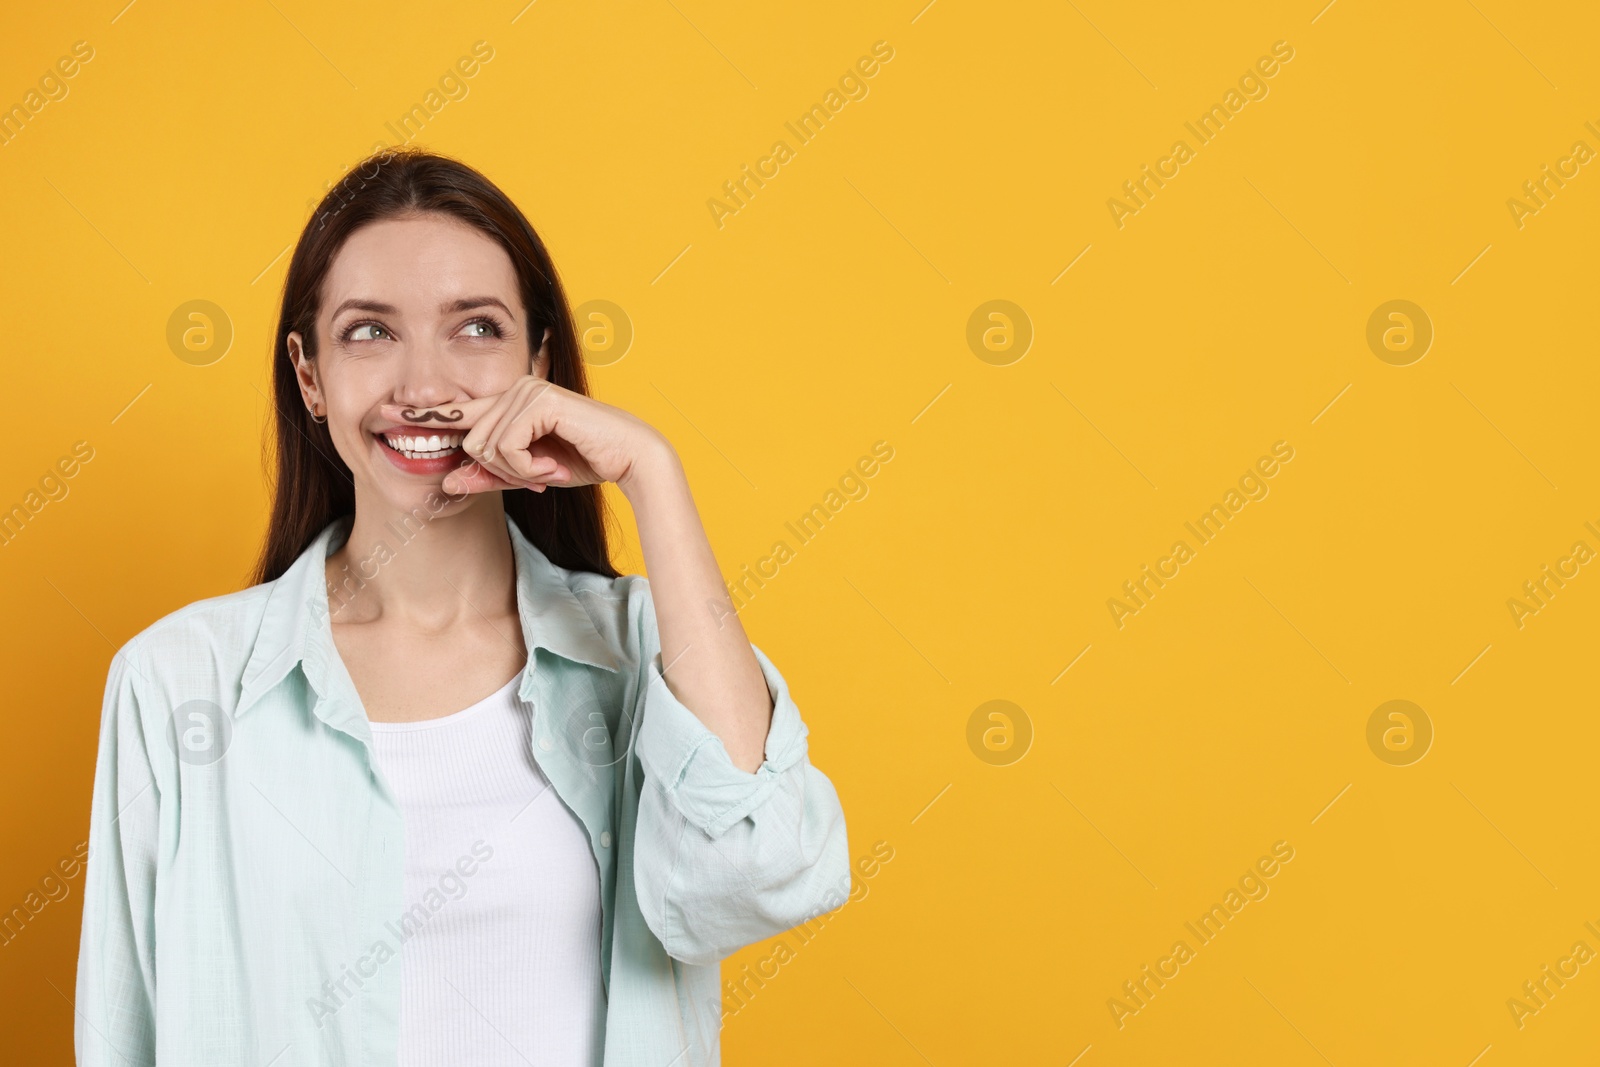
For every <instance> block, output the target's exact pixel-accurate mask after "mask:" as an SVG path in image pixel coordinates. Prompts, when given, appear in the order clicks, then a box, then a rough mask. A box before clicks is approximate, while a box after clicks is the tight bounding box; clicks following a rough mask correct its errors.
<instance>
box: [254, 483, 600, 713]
mask: <svg viewBox="0 0 1600 1067" xmlns="http://www.w3.org/2000/svg"><path fill="white" fill-rule="evenodd" d="M352 522H353V517H352V516H350V515H344V516H341V517H339V518H336V519H334V520H332V521H331V522H329V523H328V524H327V525H326V526H324V527H323V528H322V532H321V533H319V534H317V536H316V539H315V540H313V541H312V542H311V544H309V545H308V546H306V549H305V551H303V552H301V553H300V555H299V557H298V558H297V559H296V560H295V561H294V563H293V564H291V565H290V566H289V569H288V570H286V571H284V573H283V574H282V575H280V576H279V577H278V578H277V579H276V580H275V581H273V582H272V583H271V587H270V591H269V592H268V594H267V602H266V608H265V612H264V614H263V616H262V620H261V629H260V631H259V632H258V633H257V635H256V640H255V645H254V647H253V648H252V650H251V653H250V660H249V662H248V663H247V664H246V666H245V670H244V676H243V678H242V681H241V686H242V687H241V690H240V694H239V705H238V708H237V710H236V711H235V712H234V716H235V718H237V717H239V716H242V715H243V714H244V713H245V712H247V711H249V710H250V709H251V708H252V707H253V706H255V704H256V703H257V702H258V701H259V700H260V698H261V697H262V696H264V695H265V694H266V693H267V692H268V691H270V690H271V689H272V688H273V687H274V686H276V685H277V684H278V683H279V682H281V681H282V680H283V679H284V678H285V677H287V676H288V674H289V672H290V671H291V670H293V669H294V666H295V664H297V663H298V664H301V665H302V670H303V671H304V672H305V675H306V678H307V679H308V680H309V681H310V682H311V684H312V686H313V687H314V688H315V689H316V691H317V694H318V696H319V697H324V696H326V695H327V694H328V691H329V681H328V673H329V671H330V670H331V669H332V668H333V666H334V664H333V660H334V658H335V657H337V655H338V652H337V649H336V647H335V645H334V643H333V629H332V627H331V625H330V624H329V618H328V588H327V574H326V570H325V565H326V561H327V558H328V556H329V555H330V554H332V553H333V552H335V551H337V550H338V549H339V548H340V547H341V546H342V545H343V544H344V542H345V539H346V538H348V537H349V535H350V526H351V523H352ZM506 528H507V530H508V531H509V533H510V536H511V545H512V554H513V556H514V558H515V563H516V572H517V573H516V587H517V616H518V619H519V621H520V622H521V624H522V636H523V640H524V642H525V643H526V645H527V648H528V664H527V666H526V667H525V668H524V670H523V682H522V690H523V692H524V693H525V692H526V691H527V687H528V683H529V680H530V679H531V678H532V675H533V672H534V669H535V657H534V655H533V650H534V649H535V648H543V649H546V650H547V651H550V652H553V653H555V654H556V655H558V656H561V657H563V658H565V659H569V660H573V661H575V662H578V663H587V664H590V665H591V666H595V667H602V668H604V669H605V670H608V671H616V670H618V669H619V668H618V663H617V659H616V656H615V655H614V653H613V652H612V651H611V649H610V648H609V647H608V646H607V644H606V642H605V639H604V638H603V637H601V635H600V631H599V630H597V629H596V628H595V625H594V621H593V620H592V619H591V618H590V617H589V613H588V612H587V611H585V610H584V607H583V605H582V604H580V603H579V602H578V598H577V596H576V595H575V594H574V593H573V591H572V589H571V587H570V586H569V585H568V584H567V580H566V576H567V574H568V573H570V572H569V571H567V570H566V569H565V568H563V567H559V566H557V565H556V564H554V563H552V562H551V561H550V558H549V557H548V556H546V555H545V554H544V553H543V552H541V551H540V550H539V549H538V547H537V546H535V545H534V543H533V542H532V541H530V540H528V538H527V536H526V535H525V534H524V533H523V532H522V528H521V527H519V526H518V525H517V524H516V521H515V520H513V519H512V518H511V516H509V515H507V516H506ZM318 703H319V704H321V703H322V701H320V700H319V701H318Z"/></svg>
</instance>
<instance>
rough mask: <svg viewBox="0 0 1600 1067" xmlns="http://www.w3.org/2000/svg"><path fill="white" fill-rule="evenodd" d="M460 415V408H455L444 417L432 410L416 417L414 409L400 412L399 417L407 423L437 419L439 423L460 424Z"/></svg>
mask: <svg viewBox="0 0 1600 1067" xmlns="http://www.w3.org/2000/svg"><path fill="white" fill-rule="evenodd" d="M462 414H463V412H462V411H461V409H460V408H457V409H456V410H454V411H452V412H451V413H450V414H448V415H444V414H441V413H439V412H437V411H432V410H429V411H427V412H425V413H423V414H421V415H418V414H417V412H416V410H415V409H414V408H405V409H403V410H401V412H400V417H401V418H403V419H405V420H406V421H407V422H428V421H430V420H432V419H438V420H439V421H440V422H460V421H461V416H462Z"/></svg>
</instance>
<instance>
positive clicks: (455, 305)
mask: <svg viewBox="0 0 1600 1067" xmlns="http://www.w3.org/2000/svg"><path fill="white" fill-rule="evenodd" d="M481 307H497V308H499V309H500V310H501V311H504V312H505V313H506V314H507V315H509V316H510V317H511V318H516V316H515V315H513V314H512V313H511V309H510V308H508V307H506V305H505V303H504V302H503V301H501V300H500V299H498V298H497V297H492V296H466V297H462V298H461V299H460V300H452V301H450V302H449V303H447V304H440V305H439V310H440V311H442V312H444V313H445V314H446V315H450V314H454V313H455V312H458V311H471V310H472V309H473V308H481Z"/></svg>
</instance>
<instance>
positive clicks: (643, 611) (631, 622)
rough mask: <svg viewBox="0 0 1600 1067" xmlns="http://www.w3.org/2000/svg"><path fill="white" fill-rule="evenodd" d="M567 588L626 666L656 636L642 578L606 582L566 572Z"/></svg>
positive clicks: (591, 575) (590, 574)
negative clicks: (625, 662) (624, 661)
mask: <svg viewBox="0 0 1600 1067" xmlns="http://www.w3.org/2000/svg"><path fill="white" fill-rule="evenodd" d="M563 577H564V578H565V579H566V584H567V588H568V589H570V590H571V591H572V595H573V596H574V597H575V598H576V599H577V601H578V603H579V604H580V605H582V607H583V609H584V611H585V612H586V613H587V614H588V616H589V619H590V621H591V622H593V623H594V627H595V629H596V630H598V631H599V632H600V635H601V636H602V637H603V638H605V641H606V643H607V644H608V645H610V646H611V648H612V650H613V651H614V652H616V653H617V654H618V655H620V656H621V657H622V658H623V659H624V660H626V661H628V662H637V661H638V660H639V659H640V656H639V652H640V649H641V648H642V647H643V646H644V645H645V644H646V643H647V642H648V641H649V640H651V639H652V638H653V637H654V635H655V633H656V628H655V627H656V617H655V605H654V603H653V601H652V600H651V597H650V580H649V579H648V578H646V577H645V576H644V575H642V574H619V575H618V576H617V577H615V578H608V577H606V576H605V575H603V574H595V573H594V572H592V571H565V573H564V574H563Z"/></svg>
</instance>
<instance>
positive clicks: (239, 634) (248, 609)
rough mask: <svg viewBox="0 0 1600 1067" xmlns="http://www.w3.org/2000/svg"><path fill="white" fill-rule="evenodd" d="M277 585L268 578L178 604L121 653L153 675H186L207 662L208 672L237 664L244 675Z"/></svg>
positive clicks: (131, 639) (221, 671)
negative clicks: (259, 582)
mask: <svg viewBox="0 0 1600 1067" xmlns="http://www.w3.org/2000/svg"><path fill="white" fill-rule="evenodd" d="M274 584H275V583H274V582H263V583H261V584H260V585H252V586H249V587H247V588H244V589H239V590H236V591H234V592H231V593H223V594H220V595H218V596H209V597H202V598H201V599H199V600H193V601H190V602H189V603H187V604H184V605H182V606H181V607H178V608H174V609H173V610H171V611H169V612H167V613H166V614H165V615H162V616H161V617H159V618H157V619H156V620H155V621H154V622H152V623H150V624H149V625H147V626H146V627H145V628H144V629H142V630H140V631H138V632H137V633H135V634H134V635H133V636H132V637H130V638H128V640H127V641H126V642H125V643H124V644H123V646H122V648H121V649H119V650H118V655H119V656H125V657H127V658H128V659H129V661H130V662H133V663H136V664H139V665H140V673H141V674H142V675H144V676H145V677H146V678H147V679H152V678H154V677H158V676H163V675H166V676H170V675H172V674H179V675H181V674H183V673H185V672H186V671H191V670H193V669H194V668H195V667H197V666H199V665H201V664H203V665H204V667H205V669H206V671H207V673H211V672H220V673H230V672H231V671H232V670H233V669H234V668H237V670H238V671H239V672H241V673H242V672H243V670H244V667H245V664H246V663H248V662H249V658H250V654H251V652H252V650H253V649H254V643H255V637H256V634H257V633H258V632H259V631H260V629H261V622H262V619H263V617H264V615H265V612H266V606H267V601H268V599H269V598H270V597H271V595H272V588H273V585H274Z"/></svg>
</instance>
